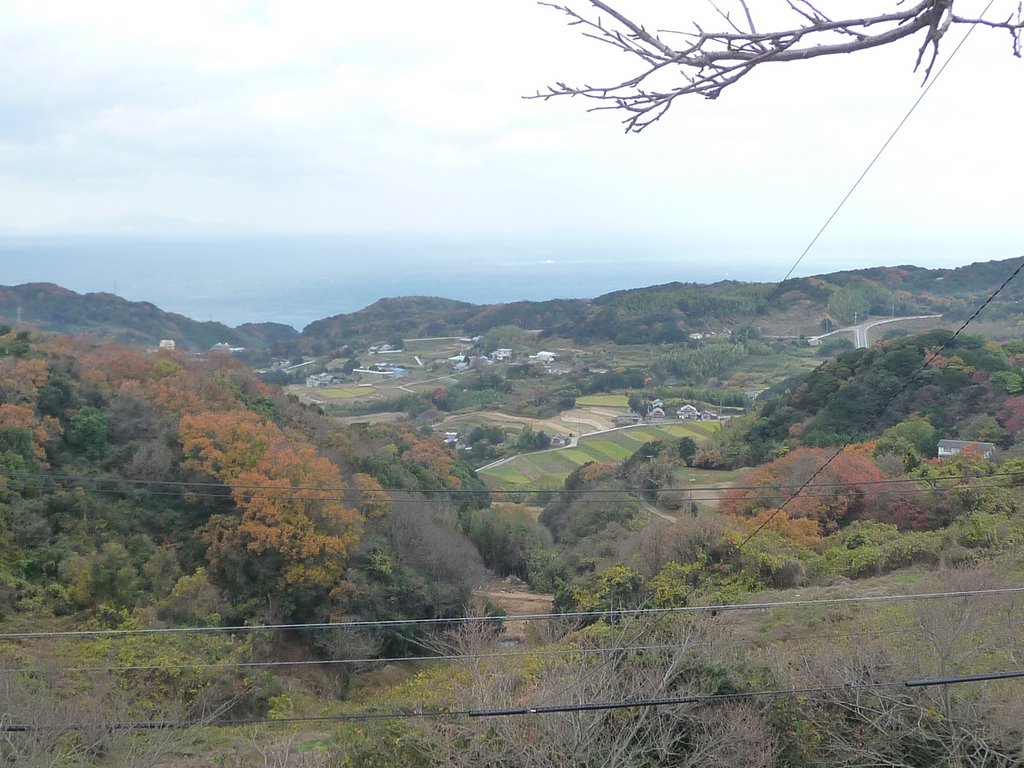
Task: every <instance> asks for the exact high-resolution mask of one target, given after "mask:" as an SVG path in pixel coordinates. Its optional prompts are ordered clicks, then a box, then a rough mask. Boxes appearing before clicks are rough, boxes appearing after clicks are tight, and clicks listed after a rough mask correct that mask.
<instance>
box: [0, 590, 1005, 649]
mask: <svg viewBox="0 0 1024 768" xmlns="http://www.w3.org/2000/svg"><path fill="white" fill-rule="evenodd" d="M1022 593H1024V587H1001V588H998V589H973V590H963V591H958V592H923V593H909V594H902V595H864V596H858V597H831V598H822V599H819V600H781V601H773V602H764V603H735V604H727V603H721V604H716V605H682V606H675V607H671V608H622V609H616V610H602V611H565V612H560V613H531V614H523V615H520V616H462V617H456V618H449V619H385V620H356V621H333V622H316V623H310V624H240V625H234V626H210V627H148V628H138V629H77V630H62V631H53V632H31V631H29V632H6V633H2V634H0V641H3V640H40V639H49V638H85V637H128V636H138V635H179V634H214V633H219V632H275V631H301V630H324V629H374V628H380V627H409V626H458V625H463V624H487V623H496V622H505V621H552V620H556V619H559V620H586V619H601V618H616V619H623V618H630V617H635V616H665V615H674V614H687V613H712V614H716V613H719V612H723V613H724V612H727V611H751V610H774V609H777V608H808V607H823V606H834V605H856V604H874V603H894V602H905V601H908V600H949V599H954V598H968V597H998V596H1006V595H1017V594H1022Z"/></svg>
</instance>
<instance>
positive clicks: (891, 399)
mask: <svg viewBox="0 0 1024 768" xmlns="http://www.w3.org/2000/svg"><path fill="white" fill-rule="evenodd" d="M990 4H991V3H990ZM972 29H973V27H972ZM1022 259H1024V257H1022ZM1021 270H1024V260H1022V261H1021V263H1020V264H1019V265H1018V266H1017V268H1016V269H1015V270H1013V272H1012V273H1011V274H1010V276H1009V277H1008V278H1006V280H1004V281H1003V283H1002V285H1000V286H999V287H998V288H996V289H995V291H993V292H992V294H991V295H989V297H988V298H987V299H985V301H984V302H983V303H982V304H981V306H980V307H978V309H977V310H975V312H974V314H972V315H971V316H970V317H968V318H967V319H966V320H965V321H964V322H963V325H961V326H960V327H959V328H957V330H956V332H955V333H954V334H953V335H952V336H950V337H949V338H948V339H946V340H945V341H944V342H943V343H942V344H941V345H940V346H939V348H938V349H936V350H935V351H934V352H932V354H931V355H930V356H929V357H928V358H927V359H926V360H925V361H924V362H923V363H922V364H921V366H920V367H919V368H918V369H917V370H916V371H915V372H914V373H913V374H911V375H910V377H908V378H907V379H906V380H905V381H904V382H903V384H902V385H901V386H900V387H899V388H897V389H896V391H895V392H893V394H892V395H890V396H889V397H888V398H887V399H886V400H885V402H884V403H882V407H881V408H879V409H878V413H879V415H881V414H883V413H885V410H886V409H887V408H888V407H889V406H890V405H892V404H893V403H894V402H895V401H896V398H898V397H899V396H900V395H902V394H903V393H904V392H905V391H906V390H907V388H908V387H909V386H910V385H911V384H912V383H913V382H914V381H915V380H916V379H917V378H918V377H919V376H920V375H921V374H922V373H923V372H924V371H926V370H927V369H928V366H929V365H931V363H932V361H934V360H935V358H937V357H938V356H939V354H940V353H941V352H942V351H943V350H945V349H946V348H947V347H949V345H950V344H952V343H953V342H954V341H955V340H956V339H957V338H958V337H959V336H960V334H961V333H963V331H964V329H966V328H967V326H969V325H970V324H971V323H972V322H973V321H974V319H975V318H976V317H977V316H978V315H979V314H981V312H982V310H984V309H985V307H987V306H988V305H989V304H990V303H992V301H993V300H994V299H995V298H996V297H997V296H998V295H999V294H1000V293H1002V291H1003V289H1004V288H1006V286H1007V285H1009V284H1010V282H1011V281H1012V280H1013V279H1014V278H1015V277H1017V275H1019V274H1020V273H1021ZM877 418H878V416H873V417H871V418H868V419H866V420H865V421H864V422H863V423H862V424H861V425H860V426H859V427H857V429H856V431H854V433H853V434H852V435H851V436H850V437H849V438H848V439H847V440H846V441H845V442H844V443H843V444H842V445H841V446H839V448H838V449H837V450H836V452H835V453H833V454H832V456H830V457H829V458H828V460H827V461H825V463H824V464H822V465H821V466H820V467H819V468H818V469H817V471H816V472H815V473H814V474H813V475H811V476H810V478H808V479H807V481H806V482H804V483H803V485H801V486H800V487H799V488H798V489H797V490H796V491H794V492H793V493H792V495H790V497H789V498H788V499H787V500H786V501H784V502H783V503H782V504H780V505H779V508H778V509H776V510H775V511H774V512H772V514H770V515H769V516H768V517H767V518H765V520H764V521H763V522H762V523H761V524H760V525H759V526H758V527H757V528H755V529H754V530H753V531H751V533H750V534H749V535H748V536H747V537H746V538H745V539H744V540H743V541H741V542H740V544H739V546H738V547H737V551H739V550H742V549H743V547H745V546H746V545H747V543H748V542H749V541H750V540H751V539H752V538H754V536H756V535H757V534H758V533H760V532H761V531H762V530H763V529H764V527H765V526H767V525H768V523H770V522H771V521H772V519H773V518H775V516H776V515H778V514H779V513H780V512H782V511H783V510H784V509H785V508H786V507H787V506H788V505H789V503H790V502H792V501H793V500H794V499H795V498H797V496H799V495H800V492H801V491H802V490H804V489H805V488H807V487H809V486H810V485H811V484H812V483H813V482H814V480H815V478H817V477H818V475H820V474H821V473H822V472H824V471H825V469H826V468H828V466H829V465H830V464H831V463H832V462H833V461H835V460H836V459H837V458H839V456H840V455H841V454H842V453H843V451H845V450H846V449H847V448H849V447H850V445H852V444H853V442H854V440H855V439H856V438H857V437H859V436H860V435H861V434H862V433H863V432H864V431H865V430H866V429H867V428H868V426H869V425H870V424H872V423H873V422H874V421H875V419H877Z"/></svg>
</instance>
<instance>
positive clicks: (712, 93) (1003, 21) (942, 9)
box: [533, 0, 1024, 132]
mask: <svg viewBox="0 0 1024 768" xmlns="http://www.w3.org/2000/svg"><path fill="white" fill-rule="evenodd" d="M726 2H730V0H726ZM587 3H588V4H589V6H590V7H591V8H590V10H589V11H578V10H575V9H574V8H572V7H570V6H568V5H561V4H557V3H550V2H542V3H541V4H542V5H547V6H550V7H552V8H555V9H556V10H559V11H562V12H563V13H565V14H566V15H567V16H568V17H569V19H570V24H571V25H574V26H579V27H581V28H582V29H583V34H584V35H585V36H586V37H589V38H593V39H595V40H599V41H601V42H603V43H607V44H608V45H611V46H613V47H615V48H617V49H619V50H620V51H623V52H625V53H627V54H630V56H631V57H633V58H634V59H635V60H638V61H639V64H640V69H639V71H638V72H637V73H636V74H634V75H633V76H631V77H628V78H626V79H623V80H622V81H620V82H617V83H609V84H606V85H582V86H578V85H567V84H566V83H564V82H559V83H556V84H555V85H553V86H549V87H548V89H547V91H545V92H538V93H537V94H536V96H534V97H533V98H542V99H549V98H552V97H554V96H584V97H586V98H590V99H595V100H597V101H598V102H600V103H599V104H598V106H596V107H594V108H593V109H595V110H601V109H618V110H623V111H625V112H626V113H627V117H626V119H625V120H624V121H623V122H624V123H625V125H626V130H627V131H635V132H639V131H642V130H643V129H644V128H646V127H647V126H649V125H651V124H652V123H654V122H656V121H657V120H659V119H660V118H661V116H662V115H664V114H665V112H666V111H667V110H668V108H669V107H670V106H671V105H672V102H673V101H674V100H675V99H676V98H678V97H679V96H685V95H688V94H698V95H700V96H703V97H704V98H707V99H716V98H718V96H719V95H720V94H721V93H722V91H723V90H725V89H726V88H727V87H728V86H730V85H732V84H733V83H735V82H736V81H737V80H739V79H740V78H742V77H744V76H746V75H747V74H749V73H750V72H751V71H753V70H754V69H755V68H756V67H759V66H761V65H762V64H767V63H770V62H787V61H802V60H805V59H814V58H818V57H822V56H835V55H838V54H846V53H856V52H859V51H864V50H867V49H869V48H877V47H879V46H885V45H891V44H893V43H896V42H898V41H900V40H904V39H918V40H920V45H919V47H918V51H917V60H916V62H915V65H914V69H915V71H917V70H918V69H919V68H921V67H922V66H923V68H924V73H925V75H924V77H925V80H926V81H927V79H928V77H929V75H930V74H931V71H932V67H933V66H934V64H935V60H936V57H937V56H938V52H939V44H940V42H941V41H942V39H943V37H944V36H945V35H946V33H947V32H948V31H949V30H950V29H951V28H953V27H955V26H962V25H974V24H978V25H982V26H985V27H990V28H993V29H1000V30H1004V31H1006V32H1008V33H1009V35H1010V37H1011V47H1012V51H1013V54H1014V55H1015V56H1018V57H1019V56H1020V55H1021V40H1020V35H1021V30H1022V29H1024V12H1022V6H1021V5H1018V6H1017V9H1016V12H1015V13H1014V14H1011V15H1010V16H1009V17H1006V18H1000V19H983V18H972V17H969V16H961V15H959V14H957V13H956V12H955V10H954V6H957V7H962V5H963V3H962V2H959V0H919V2H916V3H914V4H912V5H911V4H908V3H906V2H895V0H893V2H892V3H891V5H892V7H893V8H892V10H891V11H889V12H887V13H877V14H874V15H867V16H862V17H859V18H837V17H834V16H833V15H831V14H830V13H828V12H826V11H825V10H822V9H821V8H819V7H818V6H819V5H821V3H820V2H818V0H814V2H811V0H783V2H782V5H781V9H780V10H782V11H784V12H783V13H780V14H779V16H778V18H776V17H772V18H771V19H770V23H768V24H767V26H766V27H763V26H762V24H761V21H763V20H764V18H763V16H758V15H757V14H763V13H764V6H763V5H761V4H760V3H759V7H758V8H757V12H756V13H755V11H752V10H751V5H752V4H751V3H750V2H748V0H731V2H730V4H729V5H726V4H724V3H723V2H722V0H719V1H718V2H716V0H709V5H710V8H711V9H713V13H714V15H715V18H717V23H716V29H710V28H706V27H708V24H707V22H706V21H702V20H700V19H698V18H696V17H695V16H694V15H693V11H692V10H688V11H686V12H685V13H686V14H687V15H688V17H687V18H686V19H685V20H684V21H685V25H686V26H687V27H690V28H687V29H684V28H679V27H677V28H675V29H668V28H662V27H661V25H660V24H651V23H649V22H650V21H651V20H646V21H641V20H639V19H638V18H636V17H635V16H627V15H626V14H625V13H622V12H621V11H619V10H618V9H617V8H613V7H612V6H611V5H609V4H608V3H606V2H603V0H587ZM615 5H619V3H615ZM689 5H690V4H687V6H689ZM620 7H621V6H620ZM652 30H653V31H652Z"/></svg>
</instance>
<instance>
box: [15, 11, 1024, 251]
mask: <svg viewBox="0 0 1024 768" xmlns="http://www.w3.org/2000/svg"><path fill="white" fill-rule="evenodd" d="M878 1H880V0H878ZM638 3H639V0H638ZM1004 4H1005V3H1004ZM644 5H646V6H649V7H650V8H653V9H655V10H656V11H659V12H664V13H666V14H669V13H671V12H672V11H673V10H674V9H675V7H676V6H675V5H674V4H668V3H664V2H661V3H659V2H654V0H644ZM638 7H642V6H641V5H639V4H638ZM0 12H3V13H4V16H5V24H4V25H3V26H2V27H0V77H2V78H3V81H4V83H5V88H4V89H3V92H2V93H0V111H2V113H3V115H4V120H3V121H2V124H0V167H2V168H3V172H4V173H5V174H6V175H5V176H3V177H0V228H2V227H21V226H31V227H46V226H49V225H53V224H56V223H58V222H60V221H64V220H68V219H75V220H87V219H90V218H96V219H102V218H105V217H116V216H119V215H124V214H127V213H134V212H142V213H147V214H154V215H161V216H168V217H172V218H182V219H192V220H196V221H217V222H225V223H227V224H229V225H231V224H234V225H237V226H239V227H245V228H255V229H265V230H282V231H307V230H308V231H331V230H345V231H352V230H362V231H367V230H375V229H376V230H407V231H419V230H424V231H440V232H445V231H449V232H458V231H475V232H488V231H490V232H509V231H517V232H523V231H529V230H533V231H536V232H553V231H568V232H572V231H598V232H601V231H606V232H619V233H626V234H632V233H636V232H643V233H651V234H652V236H653V235H654V234H659V235H660V236H664V237H673V236H674V237H679V238H690V237H696V236H701V237H708V238H712V239H714V238H716V237H717V238H719V239H720V240H721V241H722V242H731V243H737V244H740V245H742V247H749V248H752V249H756V248H757V243H758V242H762V241H765V240H769V239H770V240H772V241H773V242H784V243H786V247H790V244H794V243H795V244H796V245H792V248H793V249H795V250H798V249H799V248H801V247H802V245H803V244H804V241H805V240H806V239H808V238H809V237H810V235H811V234H812V233H813V232H814V231H815V230H816V229H817V227H818V226H820V224H821V222H822V221H824V218H825V216H827V215H828V214H829V213H830V212H831V210H832V208H834V206H835V205H836V203H837V202H838V200H839V199H840V198H841V196H842V195H843V194H844V193H845V192H846V191H847V189H848V188H849V186H850V184H852V183H853V181H854V180H855V179H856V177H857V175H858V174H859V173H860V172H861V171H862V170H863V168H864V165H865V164H866V163H867V161H868V160H869V159H870V157H871V156H872V155H873V153H874V152H875V151H876V150H877V148H878V146H880V144H881V142H882V141H883V140H884V138H885V137H886V136H887V135H888V133H889V132H890V131H891V130H892V128H893V126H894V125H895V123H896V121H897V120H898V119H899V118H900V117H901V116H902V115H903V113H904V112H905V110H906V109H907V108H908V106H909V105H910V103H911V102H912V100H913V99H914V98H916V97H917V95H918V94H919V93H920V91H919V76H918V75H914V74H912V73H911V71H910V69H911V66H912V61H913V58H914V55H915V50H914V47H913V46H910V45H904V46H902V47H900V48H899V49H895V50H887V51H877V52H874V53H870V54H862V55H860V56H859V57H858V58H853V57H850V58H846V59H842V60H834V61H818V62H814V63H801V64H792V65H785V66H782V65H780V66H778V67H776V68H775V69H767V68H765V69H764V70H762V71H761V72H759V73H756V74H754V75H752V76H751V77H750V78H749V79H748V80H747V81H745V82H743V83H740V84H738V85H737V86H736V87H735V88H733V89H731V91H729V92H727V93H726V94H725V95H724V96H723V97H722V98H721V99H719V100H718V101H716V102H703V101H696V100H690V101H687V102H685V103H684V102H683V101H680V103H679V104H678V106H676V107H674V108H673V110H672V111H671V112H670V113H669V115H668V116H667V117H666V118H665V119H664V120H663V121H662V122H661V123H660V124H659V125H657V126H655V127H654V128H652V129H650V130H649V131H648V132H646V133H644V134H643V135H641V136H628V137H627V136H623V135H622V133H621V128H620V126H619V122H618V121H619V119H620V117H619V116H617V115H615V114H613V113H594V114H588V113H587V112H586V111H585V109H586V107H587V106H592V105H588V104H585V103H584V102H582V101H580V100H560V99H555V100H552V101H550V102H540V101H534V100H524V99H522V98H521V97H522V95H524V94H527V93H530V92H532V91H534V90H536V89H538V88H543V86H544V84H545V83H547V82H550V81H554V80H559V79H564V80H567V81H570V82H583V81H589V82H595V81H598V80H600V79H602V78H606V79H612V78H615V77H624V76H625V75H626V74H629V73H630V72H632V71H633V70H632V64H631V63H630V62H629V61H628V60H627V59H625V58H624V57H623V56H622V55H620V54H617V53H616V52H615V51H613V50H611V49H610V48H603V47H602V46H600V45H599V44H596V43H593V42H592V41H587V40H584V39H583V38H581V37H580V36H579V34H578V31H577V30H575V29H571V28H567V27H565V26H564V19H563V18H562V17H560V16H559V15H558V14H557V13H555V12H553V11H551V10H550V9H546V8H541V7H538V6H537V5H535V4H534V3H532V2H529V1H528V0H487V2H480V0H446V2H444V3H424V2H414V1H413V0H393V1H392V2H389V3H339V2H337V1H336V0H305V1H303V0H299V1H296V0H287V1H286V0H264V1H263V2H256V1H255V0H213V1H211V0H203V1H202V2H200V0H186V1H184V2H179V3H174V4H166V3H165V4H154V3H137V2H127V1H123V2H122V1H113V0H110V1H106V0H100V1H98V2H92V3H88V4H85V3H81V2H78V1H77V0H31V1H28V0H26V1H25V2H20V1H19V2H3V0H0ZM951 48H952V46H951V45H950V46H947V47H946V49H945V50H947V51H948V50H951ZM1022 80H1024V64H1021V63H1020V62H1019V61H1017V60H1015V59H1012V57H1010V55H1009V47H1008V44H1007V41H1006V40H1004V39H1003V36H1001V35H1000V36H996V35H994V34H993V33H991V32H988V31H981V30H979V31H978V32H977V33H976V36H975V39H973V40H971V41H970V42H969V43H968V44H967V45H966V46H965V48H964V50H963V52H962V53H961V54H960V55H959V56H958V59H957V60H956V61H954V63H953V65H952V66H951V67H950V69H949V71H948V72H947V73H945V74H944V75H943V78H942V81H941V82H940V83H939V84H938V85H937V86H936V87H935V89H934V92H933V93H932V94H930V95H929V96H928V98H927V99H926V100H925V102H924V103H923V104H922V106H921V108H920V109H919V110H918V112H917V113H916V114H915V115H914V117H913V118H912V119H911V121H910V122H908V124H907V126H906V127H905V129H904V132H903V133H902V134H901V136H900V137H899V138H898V139H897V140H896V141H895V142H894V143H893V145H892V146H891V147H890V149H889V151H888V152H887V153H886V155H885V156H884V157H883V159H882V161H881V162H880V163H879V164H878V166H877V167H876V168H875V169H874V170H873V171H872V172H871V174H870V175H869V176H868V178H867V179H866V181H865V182H864V184H863V186H862V188H861V189H860V190H858V192H857V193H856V194H855V195H854V196H853V197H852V198H851V200H850V203H849V204H848V206H847V208H846V209H845V210H844V211H843V213H842V215H841V216H840V217H839V218H837V220H836V222H835V224H834V226H833V229H832V230H831V231H830V233H829V234H828V235H827V237H826V238H825V240H823V247H825V246H826V245H827V246H828V247H832V246H831V245H829V244H835V243H841V242H844V241H850V242H852V241H853V239H854V238H859V239H860V241H863V239H864V238H871V237H874V238H875V239H876V240H877V241H879V242H886V238H888V242H895V241H897V240H900V239H901V238H904V239H906V238H907V237H908V235H907V233H909V232H919V233H920V234H921V237H924V238H932V239H933V240H935V239H946V240H949V239H953V238H960V239H966V238H969V237H970V235H971V233H975V234H977V233H978V232H985V233H988V235H990V237H989V240H992V238H993V237H994V238H995V241H994V242H995V244H994V245H992V246H991V247H993V248H997V247H1000V245H999V244H1003V245H1002V247H1005V244H1006V243H1007V242H1008V241H1009V240H1010V239H1012V237H1014V236H1015V230H1016V223H1015V222H1016V219H1017V218H1019V213H1018V212H1017V200H1018V199H1019V195H1018V194H1017V192H1016V188H1017V186H1018V183H1019V179H1020V176H1021V170H1022V163H1024V161H1022V160H1021V158H1020V155H1019V153H1015V152H1014V147H1015V145H1016V142H1017V141H1018V139H1017V137H1016V134H1017V133H1018V129H1017V126H1019V124H1020V118H1021V107H1020V106H1019V105H1020V100H1019V99H1016V98H1014V97H1013V94H1016V93H1019V92H1020V90H1021V84H1022ZM743 244H745V245H743ZM1004 255H1012V254H1004ZM823 266H825V267H827V266H828V265H827V264H825V265H823Z"/></svg>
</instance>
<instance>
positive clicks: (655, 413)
mask: <svg viewBox="0 0 1024 768" xmlns="http://www.w3.org/2000/svg"><path fill="white" fill-rule="evenodd" d="M676 419H677V420H679V421H718V419H719V416H718V414H717V413H715V412H714V411H709V410H706V409H705V410H700V409H699V408H697V407H695V406H692V405H690V404H689V403H687V404H686V405H684V406H683V407H682V408H679V409H678V410H677V411H676ZM671 420H672V419H671V417H670V416H668V414H666V412H665V402H664V401H663V400H660V399H655V400H652V401H651V402H649V403H648V404H647V416H646V417H644V419H643V421H671ZM640 421H641V417H640V415H639V414H636V413H633V412H632V411H630V412H628V413H619V414H616V416H615V424H616V425H618V426H627V425H629V424H639V423H640Z"/></svg>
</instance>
